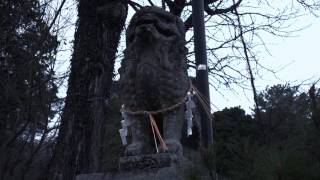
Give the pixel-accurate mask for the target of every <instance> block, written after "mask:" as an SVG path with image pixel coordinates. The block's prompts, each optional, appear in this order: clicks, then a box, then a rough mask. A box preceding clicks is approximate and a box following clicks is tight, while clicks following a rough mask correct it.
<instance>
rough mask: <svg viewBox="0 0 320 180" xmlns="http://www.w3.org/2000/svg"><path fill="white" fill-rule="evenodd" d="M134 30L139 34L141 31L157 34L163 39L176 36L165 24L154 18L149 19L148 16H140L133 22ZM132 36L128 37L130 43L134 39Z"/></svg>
mask: <svg viewBox="0 0 320 180" xmlns="http://www.w3.org/2000/svg"><path fill="white" fill-rule="evenodd" d="M135 29H136V30H139V31H140V32H141V30H142V31H145V32H150V33H158V34H160V35H162V36H165V37H172V36H176V35H177V32H176V31H175V30H174V29H172V27H171V26H168V24H167V23H164V22H161V21H160V20H159V19H158V18H156V17H150V15H146V16H140V17H139V19H138V20H137V21H136V22H135ZM139 31H136V32H139ZM152 31H156V32H152ZM134 36H135V35H133V36H132V37H130V40H131V41H132V40H133V39H134V38H135V37H134Z"/></svg>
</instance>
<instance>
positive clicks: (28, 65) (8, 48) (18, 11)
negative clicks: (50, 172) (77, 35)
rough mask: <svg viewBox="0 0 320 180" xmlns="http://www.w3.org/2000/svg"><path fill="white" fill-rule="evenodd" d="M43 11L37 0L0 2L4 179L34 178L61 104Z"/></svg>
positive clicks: (0, 171)
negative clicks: (37, 164) (51, 123)
mask: <svg viewBox="0 0 320 180" xmlns="http://www.w3.org/2000/svg"><path fill="white" fill-rule="evenodd" d="M44 15H45V14H44V10H43V8H42V6H40V4H39V2H38V1H36V0H25V1H19V0H10V1H9V0H2V1H0V17H1V18H0V24H1V26H0V154H1V156H0V179H13V178H16V179H24V178H26V177H29V176H28V175H30V172H29V168H30V166H33V165H34V164H35V159H36V158H37V161H39V158H40V157H39V154H41V153H43V151H42V150H43V149H42V145H43V144H44V141H45V139H46V137H47V135H48V133H49V132H50V128H49V126H48V124H49V123H50V121H52V120H53V118H54V116H55V113H56V111H55V110H56V109H57V108H58V107H59V106H60V103H61V102H60V101H59V99H58V98H57V96H56V93H57V88H58V87H57V84H56V82H55V76H54V75H55V74H54V65H55V55H56V49H57V47H58V41H57V37H56V36H53V35H52V34H51V33H50V29H49V27H48V25H47V24H46V23H45V21H44ZM38 167H39V166H38ZM29 178H30V177H29Z"/></svg>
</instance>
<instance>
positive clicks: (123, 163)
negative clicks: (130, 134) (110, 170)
mask: <svg viewBox="0 0 320 180" xmlns="http://www.w3.org/2000/svg"><path fill="white" fill-rule="evenodd" d="M176 166H178V157H177V155H175V154H170V153H160V154H146V155H139V156H125V157H121V158H120V162H119V170H120V171H132V170H148V169H156V168H164V167H176Z"/></svg>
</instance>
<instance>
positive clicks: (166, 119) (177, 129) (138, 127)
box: [119, 6, 189, 156]
mask: <svg viewBox="0 0 320 180" xmlns="http://www.w3.org/2000/svg"><path fill="white" fill-rule="evenodd" d="M126 44H127V48H126V50H125V52H124V59H123V61H122V64H121V68H120V70H119V73H120V80H119V82H120V89H121V90H120V92H121V99H122V102H123V103H124V105H125V107H126V108H128V109H130V110H131V111H142V110H145V111H155V110H159V109H163V108H167V107H170V106H172V105H174V104H177V103H179V102H180V101H182V100H183V98H184V97H185V96H186V93H187V91H188V88H189V80H188V75H187V61H186V53H187V49H186V48H185V28H184V24H183V22H182V20H181V19H180V18H179V17H177V16H174V15H172V14H170V13H169V12H167V11H165V10H163V9H161V8H158V7H154V6H151V7H144V8H142V9H141V10H140V11H138V12H137V13H136V14H135V15H134V16H133V18H132V20H131V22H130V24H129V26H128V29H127V32H126ZM155 117H156V118H155V119H156V120H157V124H158V126H159V129H160V131H161V133H162V136H163V138H164V141H165V143H166V144H167V147H168V151H169V152H172V153H177V154H181V153H182V146H181V142H180V141H181V133H182V132H181V131H182V126H183V123H184V106H183V105H181V106H179V107H178V108H175V109H173V110H171V111H169V112H165V113H162V114H159V115H156V116H155ZM147 118H148V116H146V115H130V121H131V122H132V143H131V144H130V145H129V146H127V148H126V155H127V156H132V155H139V154H149V153H152V151H154V147H152V146H153V136H152V134H151V128H150V125H149V124H148V123H149V121H148V120H147Z"/></svg>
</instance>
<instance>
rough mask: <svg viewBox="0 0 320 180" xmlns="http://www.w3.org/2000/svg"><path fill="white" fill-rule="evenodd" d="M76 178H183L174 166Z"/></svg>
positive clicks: (79, 179)
mask: <svg viewBox="0 0 320 180" xmlns="http://www.w3.org/2000/svg"><path fill="white" fill-rule="evenodd" d="M76 180H183V178H182V177H181V176H180V175H179V173H178V170H177V169H176V168H174V167H166V168H160V169H149V170H144V171H128V172H121V173H114V174H112V173H97V174H81V175H78V176H77V178H76Z"/></svg>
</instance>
